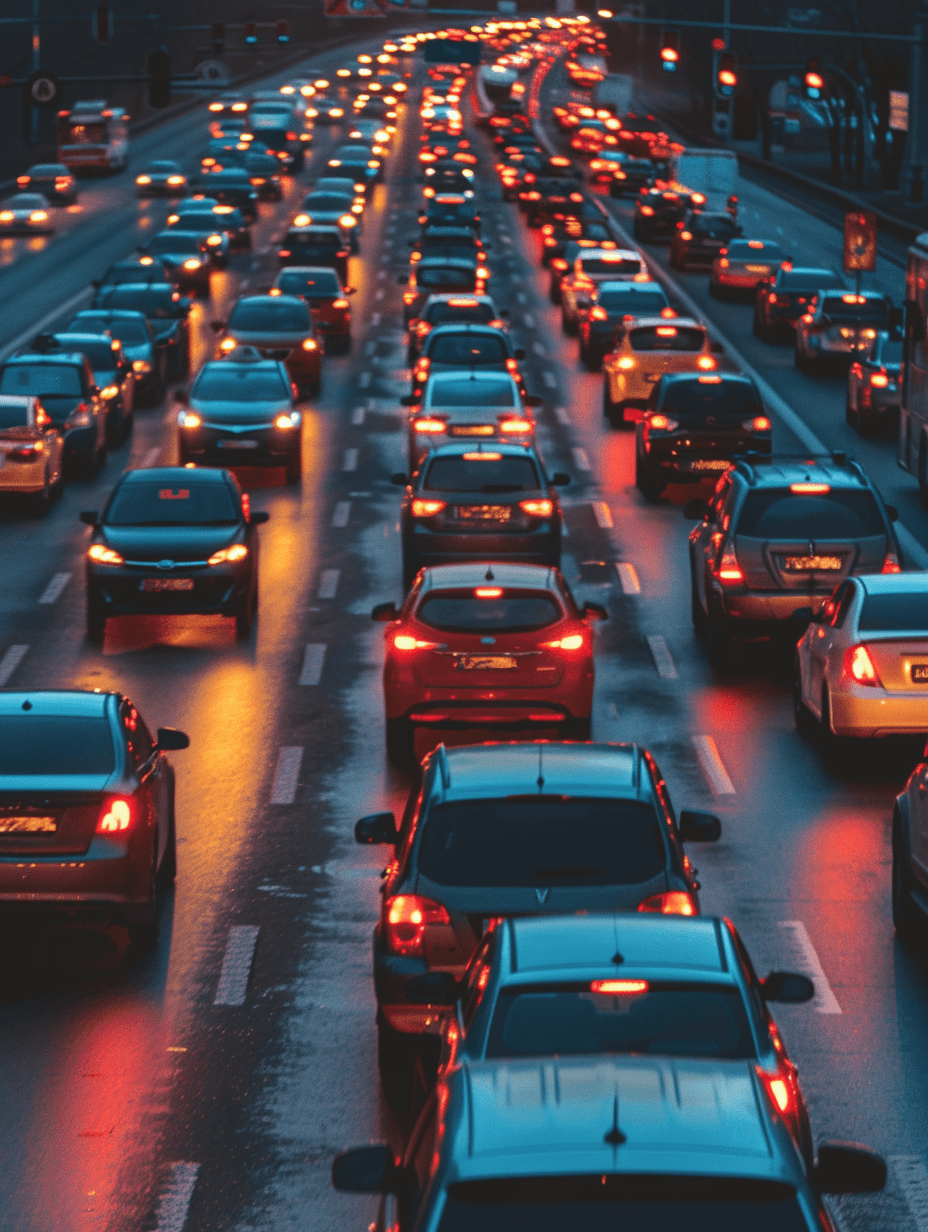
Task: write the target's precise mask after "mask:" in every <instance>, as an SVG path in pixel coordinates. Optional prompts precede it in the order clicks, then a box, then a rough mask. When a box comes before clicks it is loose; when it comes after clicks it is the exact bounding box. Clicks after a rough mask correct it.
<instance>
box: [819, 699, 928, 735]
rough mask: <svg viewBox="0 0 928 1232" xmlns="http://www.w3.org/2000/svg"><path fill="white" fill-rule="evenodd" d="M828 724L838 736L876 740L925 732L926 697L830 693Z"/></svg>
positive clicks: (927, 711)
mask: <svg viewBox="0 0 928 1232" xmlns="http://www.w3.org/2000/svg"><path fill="white" fill-rule="evenodd" d="M829 703H830V706H831V724H832V727H833V728H834V731H835V734H836V735H838V736H858V737H867V738H869V737H880V736H903V735H915V734H919V735H920V734H923V733H924V732H928V697H926V696H925V694H924V693H919V694H891V693H887V692H885V691H884V690H882V689H870V688H868V689H863V688H862V689H859V690H857V691H855V692H847V693H830V694H829Z"/></svg>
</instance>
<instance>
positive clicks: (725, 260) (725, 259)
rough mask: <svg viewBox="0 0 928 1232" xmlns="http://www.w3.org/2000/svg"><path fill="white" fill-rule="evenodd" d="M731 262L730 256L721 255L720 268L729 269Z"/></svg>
mask: <svg viewBox="0 0 928 1232" xmlns="http://www.w3.org/2000/svg"><path fill="white" fill-rule="evenodd" d="M729 265H731V262H730V261H729V259H728V257H719V269H728V267H729Z"/></svg>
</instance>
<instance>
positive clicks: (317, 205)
mask: <svg viewBox="0 0 928 1232" xmlns="http://www.w3.org/2000/svg"><path fill="white" fill-rule="evenodd" d="M353 204H354V196H353V195H349V194H348V193H344V194H342V193H310V194H309V196H308V197H307V198H306V200H305V201H304V202H303V209H304V210H306V211H307V213H309V214H312V212H313V210H315V211H316V212H317V213H319V214H344V213H345V211H346V210H350V209H351V207H352V205H353Z"/></svg>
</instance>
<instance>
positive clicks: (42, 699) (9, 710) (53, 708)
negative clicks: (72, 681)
mask: <svg viewBox="0 0 928 1232" xmlns="http://www.w3.org/2000/svg"><path fill="white" fill-rule="evenodd" d="M116 696H118V694H115V693H104V692H102V691H100V690H97V689H93V690H90V689H31V690H26V689H0V714H17V713H20V714H21V713H22V712H23V710H24V709H25V708H26V706H27V703H28V711H29V713H31V714H60V715H73V716H75V717H77V716H81V715H85V716H87V717H88V718H100V717H102V716H103V715H105V714H106V709H107V702H108V701H109V699H110V698H111V697H116Z"/></svg>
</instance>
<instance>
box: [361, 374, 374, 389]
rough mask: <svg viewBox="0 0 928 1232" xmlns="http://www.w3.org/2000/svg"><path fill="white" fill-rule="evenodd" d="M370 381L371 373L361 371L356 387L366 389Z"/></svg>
mask: <svg viewBox="0 0 928 1232" xmlns="http://www.w3.org/2000/svg"><path fill="white" fill-rule="evenodd" d="M370 383H371V374H370V373H369V372H362V373H361V375H360V376H359V377H358V387H359V388H360V389H367V387H368V385H370Z"/></svg>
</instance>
